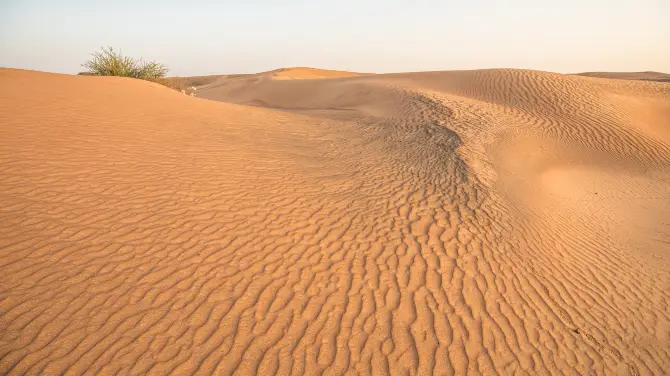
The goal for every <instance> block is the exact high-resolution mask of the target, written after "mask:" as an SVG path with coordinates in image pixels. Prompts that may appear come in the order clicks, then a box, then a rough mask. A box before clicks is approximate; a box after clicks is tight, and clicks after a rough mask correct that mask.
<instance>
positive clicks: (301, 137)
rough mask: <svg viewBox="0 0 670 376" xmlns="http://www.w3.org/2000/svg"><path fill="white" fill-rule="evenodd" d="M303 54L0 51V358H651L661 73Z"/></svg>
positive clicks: (302, 369) (625, 367) (669, 354)
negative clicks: (357, 66)
mask: <svg viewBox="0 0 670 376" xmlns="http://www.w3.org/2000/svg"><path fill="white" fill-rule="evenodd" d="M303 69H304V68H298V69H289V70H286V71H275V72H274V73H271V74H272V75H273V76H274V77H275V78H276V77H284V78H324V77H335V78H332V79H328V80H309V79H264V78H267V73H266V75H265V76H264V75H263V74H261V75H256V76H254V75H250V76H245V77H220V78H217V79H216V80H214V81H212V82H209V83H208V84H207V85H204V86H203V87H201V88H199V90H198V96H199V97H200V98H204V99H210V100H203V99H200V98H191V97H187V96H183V95H181V94H180V93H178V92H174V91H172V90H169V89H166V88H164V87H162V86H160V85H157V84H152V83H148V82H142V81H137V80H131V79H123V78H113V77H111V78H108V77H84V76H66V75H57V74H47V73H40V72H29V71H20V70H11V69H1V70H0V166H2V167H0V207H1V208H2V209H1V210H0V297H1V298H0V328H2V329H0V373H3V374H10V375H22V374H61V373H66V374H84V373H87V374H165V373H174V374H194V373H197V374H224V375H229V374H241V375H247V374H248V375H251V374H264V375H265V374H281V375H287V374H321V373H325V374H345V373H348V374H362V375H372V374H398V375H401V374H420V375H424V374H441V375H449V374H452V375H465V374H468V375H470V374H471V375H478V374H484V375H493V374H532V375H535V374H556V375H560V374H590V373H594V374H607V375H609V374H630V375H659V374H663V373H664V372H666V371H667V370H668V369H670V346H668V344H669V343H670V311H669V310H668V304H669V303H670V258H669V255H670V226H669V223H668V219H669V218H670V188H669V187H670V184H668V182H670V167H669V166H670V138H669V137H668V135H669V133H668V128H670V120H669V118H668V116H667V114H669V113H670V85H668V84H664V83H658V82H647V81H626V80H604V79H599V78H591V77H582V76H570V75H561V74H554V73H547V72H536V71H527V70H512V69H505V70H480V71H454V72H425V73H400V74H384V75H352V76H344V75H341V76H338V74H340V73H324V71H316V70H307V71H304V70H303ZM251 76H253V77H251Z"/></svg>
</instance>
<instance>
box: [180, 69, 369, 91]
mask: <svg viewBox="0 0 670 376" xmlns="http://www.w3.org/2000/svg"><path fill="white" fill-rule="evenodd" d="M362 75H369V73H355V72H345V71H335V70H327V69H315V68H304V67H303V68H282V69H275V70H272V71H267V72H261V73H254V74H221V75H211V76H191V77H171V78H169V80H183V82H184V83H185V84H186V86H195V87H199V86H205V85H211V84H213V83H217V82H220V81H222V80H233V79H258V78H272V79H277V80H282V79H318V78H338V77H352V76H362Z"/></svg>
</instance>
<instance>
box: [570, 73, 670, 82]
mask: <svg viewBox="0 0 670 376" xmlns="http://www.w3.org/2000/svg"><path fill="white" fill-rule="evenodd" d="M579 75H580V76H587V77H599V78H613V79H619V80H643V81H658V82H670V74H667V73H660V72H586V73H579Z"/></svg>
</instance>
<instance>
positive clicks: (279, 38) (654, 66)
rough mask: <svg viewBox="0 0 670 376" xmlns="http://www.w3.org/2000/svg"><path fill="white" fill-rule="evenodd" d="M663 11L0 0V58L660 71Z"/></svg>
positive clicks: (348, 2)
mask: <svg viewBox="0 0 670 376" xmlns="http://www.w3.org/2000/svg"><path fill="white" fill-rule="evenodd" d="M668 19H670V1H669V0H563V1H559V0H554V1H537V0H507V1H495V0H472V1H465V0H459V1H444V0H443V1H437V0H415V1H407V0H405V1H402V0H386V1H366V0H356V1H353V0H340V1H337V2H335V1H332V2H331V1H329V2H326V1H307V0H285V1H280V0H275V1H272V0H246V1H225V0H224V1H190V2H186V1H171V0H160V1H155V0H147V1H124V0H120V1H111V2H110V1H90V0H89V1H72V0H70V1H68V0H63V1H44V0H42V1H39V0H21V1H8V0H7V1H6V0H0V67H12V68H23V69H36V70H42V71H50V72H61V73H76V72H79V71H82V70H83V68H82V67H81V64H82V63H83V62H84V61H85V60H86V59H88V58H89V56H90V54H91V53H92V52H93V51H96V50H99V48H100V47H101V46H113V47H115V48H117V49H121V50H122V51H123V53H124V54H127V55H131V56H134V57H143V58H144V59H145V60H156V61H159V62H162V63H165V64H167V65H168V66H169V67H170V69H171V71H170V74H171V75H206V74H225V73H253V72H260V71H266V70H271V69H276V68H281V67H294V66H310V67H317V68H326V69H341V70H351V71H359V72H377V73H382V72H403V71H427V70H451V69H479V68H504V67H508V68H528V69H539V70H547V71H554V72H564V73H576V72H584V71H646V70H653V71H664V72H670V23H669V22H668V21H667V20H668Z"/></svg>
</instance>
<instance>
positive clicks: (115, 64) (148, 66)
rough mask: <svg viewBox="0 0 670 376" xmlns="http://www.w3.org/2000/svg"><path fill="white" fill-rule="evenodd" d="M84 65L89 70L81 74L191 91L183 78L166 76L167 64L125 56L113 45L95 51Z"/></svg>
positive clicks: (186, 92)
mask: <svg viewBox="0 0 670 376" xmlns="http://www.w3.org/2000/svg"><path fill="white" fill-rule="evenodd" d="M82 66H83V67H84V68H86V69H87V70H86V71H84V72H80V73H79V75H81V76H119V77H130V78H137V79H141V80H147V81H152V82H156V83H159V84H161V85H164V86H167V87H169V88H172V89H175V90H178V91H181V92H183V93H185V94H188V93H189V92H190V91H191V90H189V86H188V85H187V83H186V82H184V80H183V79H179V78H168V77H166V75H167V72H168V71H169V69H168V67H167V66H166V65H165V64H162V63H158V62H155V61H143V60H142V59H136V58H133V57H130V56H124V55H123V54H122V53H121V51H117V50H115V49H114V48H112V47H107V48H105V47H103V48H102V49H101V51H97V52H94V53H93V54H91V59H90V60H88V61H86V62H85V63H84V64H82Z"/></svg>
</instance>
